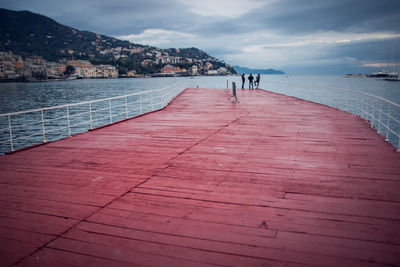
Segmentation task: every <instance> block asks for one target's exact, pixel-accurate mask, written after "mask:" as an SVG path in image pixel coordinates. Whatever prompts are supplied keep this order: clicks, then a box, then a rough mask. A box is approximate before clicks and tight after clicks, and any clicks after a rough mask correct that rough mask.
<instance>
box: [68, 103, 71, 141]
mask: <svg viewBox="0 0 400 267" xmlns="http://www.w3.org/2000/svg"><path fill="white" fill-rule="evenodd" d="M67 122H68V136H69V137H70V136H71V121H70V118H69V107H68V106H67Z"/></svg>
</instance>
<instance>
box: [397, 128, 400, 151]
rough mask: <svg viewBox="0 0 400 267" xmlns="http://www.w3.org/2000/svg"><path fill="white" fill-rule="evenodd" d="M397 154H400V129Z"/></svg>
mask: <svg viewBox="0 0 400 267" xmlns="http://www.w3.org/2000/svg"><path fill="white" fill-rule="evenodd" d="M397 152H400V129H399V140H398V141H397Z"/></svg>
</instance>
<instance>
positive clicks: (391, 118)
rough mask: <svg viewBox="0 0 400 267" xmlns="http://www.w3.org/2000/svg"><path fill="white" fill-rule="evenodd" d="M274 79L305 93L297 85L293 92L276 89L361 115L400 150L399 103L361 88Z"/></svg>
mask: <svg viewBox="0 0 400 267" xmlns="http://www.w3.org/2000/svg"><path fill="white" fill-rule="evenodd" d="M271 83H275V84H283V85H285V86H287V85H292V86H293V87H292V88H299V87H300V88H302V90H301V92H302V93H299V94H296V93H295V92H294V91H295V89H291V91H290V92H289V91H288V92H280V91H279V90H276V92H279V93H283V94H287V95H292V96H295V97H299V98H302V99H305V100H310V101H313V102H317V103H320V104H324V105H327V106H331V107H335V108H337V109H340V110H344V111H347V112H349V113H352V114H356V115H359V116H360V117H361V118H363V119H364V120H365V121H367V122H368V123H369V124H370V125H371V127H373V128H375V129H376V131H377V132H378V133H379V134H381V135H383V136H385V138H386V141H387V142H390V143H391V144H392V145H393V146H394V147H395V148H396V149H397V151H398V152H400V105H399V104H397V103H394V102H392V101H390V100H387V99H384V98H382V97H379V96H376V95H372V94H369V93H366V92H362V91H359V90H349V89H344V88H335V87H325V86H313V85H299V84H294V83H293V84H291V83H286V82H275V81H274V82H271ZM304 89H306V90H304ZM313 89H317V90H318V91H313ZM273 91H275V90H273ZM304 92H306V94H307V95H304Z"/></svg>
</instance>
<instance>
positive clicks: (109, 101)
mask: <svg viewBox="0 0 400 267" xmlns="http://www.w3.org/2000/svg"><path fill="white" fill-rule="evenodd" d="M108 106H109V110H110V123H112V111H111V99H110V100H108Z"/></svg>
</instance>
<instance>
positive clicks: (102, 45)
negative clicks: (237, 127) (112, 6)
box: [0, 8, 234, 74]
mask: <svg viewBox="0 0 400 267" xmlns="http://www.w3.org/2000/svg"><path fill="white" fill-rule="evenodd" d="M0 51H11V52H13V53H14V54H17V55H21V56H23V57H27V56H33V55H37V56H40V57H43V58H44V59H46V60H49V61H57V60H61V59H83V60H89V61H90V62H91V63H92V64H111V65H113V66H116V67H117V68H118V70H119V72H120V73H121V74H124V73H126V72H127V71H128V70H135V71H136V72H137V73H156V72H158V71H160V69H161V68H162V67H163V66H165V65H166V64H173V65H177V66H179V67H186V68H189V67H191V66H192V65H193V62H197V61H199V60H209V61H212V63H213V64H214V65H215V67H226V68H227V69H228V70H230V71H232V72H234V70H233V69H232V68H230V67H229V66H227V65H225V63H222V62H220V61H219V60H217V59H215V58H213V57H211V56H209V55H208V54H207V53H205V52H203V51H201V50H199V49H197V48H184V49H174V48H172V49H159V48H156V47H151V46H147V45H141V44H134V43H131V42H129V41H122V40H118V39H116V38H113V37H109V36H105V35H100V34H97V33H93V32H89V31H80V30H78V29H74V28H71V27H68V26H64V25H62V24H60V23H58V22H56V21H54V20H53V19H51V18H48V17H45V16H42V15H39V14H35V13H32V12H29V11H11V10H7V9H1V8H0ZM163 56H164V57H167V56H168V57H180V58H181V59H179V60H178V61H177V60H174V61H173V62H172V63H171V62H169V61H170V60H167V59H166V60H162V57H163ZM186 59H188V60H186ZM145 60H147V61H146V62H145V63H146V64H143V62H144V61H145Z"/></svg>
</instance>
